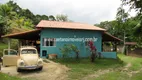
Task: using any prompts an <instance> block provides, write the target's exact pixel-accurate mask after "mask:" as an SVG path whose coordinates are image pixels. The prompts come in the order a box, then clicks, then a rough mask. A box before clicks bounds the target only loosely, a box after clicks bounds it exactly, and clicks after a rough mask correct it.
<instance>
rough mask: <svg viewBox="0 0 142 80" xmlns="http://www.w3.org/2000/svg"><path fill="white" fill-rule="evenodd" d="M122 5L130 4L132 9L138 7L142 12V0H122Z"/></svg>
mask: <svg viewBox="0 0 142 80" xmlns="http://www.w3.org/2000/svg"><path fill="white" fill-rule="evenodd" d="M121 1H122V5H129V6H130V9H136V10H137V11H139V12H140V13H141V12H142V0H121Z"/></svg>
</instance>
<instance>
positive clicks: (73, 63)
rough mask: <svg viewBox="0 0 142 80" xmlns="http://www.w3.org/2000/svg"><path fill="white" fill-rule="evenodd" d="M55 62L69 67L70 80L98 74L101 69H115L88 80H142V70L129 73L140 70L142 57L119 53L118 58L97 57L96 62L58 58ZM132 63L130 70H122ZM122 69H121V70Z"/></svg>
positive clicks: (78, 79)
mask: <svg viewBox="0 0 142 80" xmlns="http://www.w3.org/2000/svg"><path fill="white" fill-rule="evenodd" d="M54 61H55V62H58V63H61V64H64V65H66V66H67V67H69V68H70V69H71V70H70V71H68V73H67V74H68V79H69V80H74V79H75V80H81V79H83V78H84V77H85V76H89V75H92V74H97V71H99V70H102V71H103V70H107V69H112V70H113V71H111V72H108V73H105V74H102V75H100V76H99V77H97V78H96V77H87V79H88V80H142V76H141V75H142V71H141V72H139V73H137V74H133V75H132V77H130V76H129V75H128V73H130V72H131V71H138V70H140V69H141V68H142V58H137V57H131V56H125V55H123V54H118V59H96V61H95V62H94V63H91V62H90V59H87V58H86V59H79V60H76V59H57V60H54ZM128 63H129V64H131V66H130V67H129V68H128V71H127V72H125V71H121V70H122V69H123V68H124V67H125V66H126V65H127V64H128ZM120 69H121V70H120Z"/></svg>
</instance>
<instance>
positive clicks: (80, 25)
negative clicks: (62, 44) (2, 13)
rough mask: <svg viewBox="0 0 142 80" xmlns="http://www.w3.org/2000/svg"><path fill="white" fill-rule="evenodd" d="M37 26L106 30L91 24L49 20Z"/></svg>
mask: <svg viewBox="0 0 142 80" xmlns="http://www.w3.org/2000/svg"><path fill="white" fill-rule="evenodd" d="M36 27H37V28H64V29H80V30H98V31H105V29H102V28H100V27H96V26H93V25H89V24H83V23H76V22H59V21H47V20H41V21H40V22H39V24H38V25H37V26H36Z"/></svg>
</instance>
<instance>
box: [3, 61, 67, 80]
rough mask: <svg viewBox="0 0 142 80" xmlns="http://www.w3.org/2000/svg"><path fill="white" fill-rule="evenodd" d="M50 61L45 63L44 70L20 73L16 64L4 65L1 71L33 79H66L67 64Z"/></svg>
mask: <svg viewBox="0 0 142 80" xmlns="http://www.w3.org/2000/svg"><path fill="white" fill-rule="evenodd" d="M47 61H48V62H49V63H44V65H43V70H42V71H37V70H32V71H31V70H30V71H22V72H20V73H18V72H17V71H16V66H10V67H2V69H1V72H3V73H6V74H9V75H13V76H19V77H21V78H31V79H33V80H66V78H67V74H66V72H67V71H68V70H69V68H67V67H66V66H65V65H61V64H59V63H55V62H53V61H50V60H47Z"/></svg>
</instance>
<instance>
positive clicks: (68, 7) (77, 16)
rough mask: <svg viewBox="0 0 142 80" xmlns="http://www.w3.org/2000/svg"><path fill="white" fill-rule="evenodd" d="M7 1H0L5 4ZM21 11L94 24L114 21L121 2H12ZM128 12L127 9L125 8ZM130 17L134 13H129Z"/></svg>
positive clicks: (61, 0)
mask: <svg viewBox="0 0 142 80" xmlns="http://www.w3.org/2000/svg"><path fill="white" fill-rule="evenodd" d="M8 1H9V0H0V3H6V2H8ZM13 1H14V2H16V3H17V4H18V5H19V6H20V7H22V8H23V9H27V8H28V9H29V10H30V11H31V12H33V13H34V14H41V15H43V14H45V15H54V16H56V15H57V14H64V15H67V16H68V18H69V19H70V20H72V21H74V22H81V23H88V24H96V23H100V22H102V21H111V20H114V19H115V17H116V13H117V8H118V7H120V4H121V0H13ZM125 9H126V11H128V9H129V8H128V7H125ZM130 14H131V16H134V15H135V14H136V13H135V11H134V10H132V11H131V12H130Z"/></svg>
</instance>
